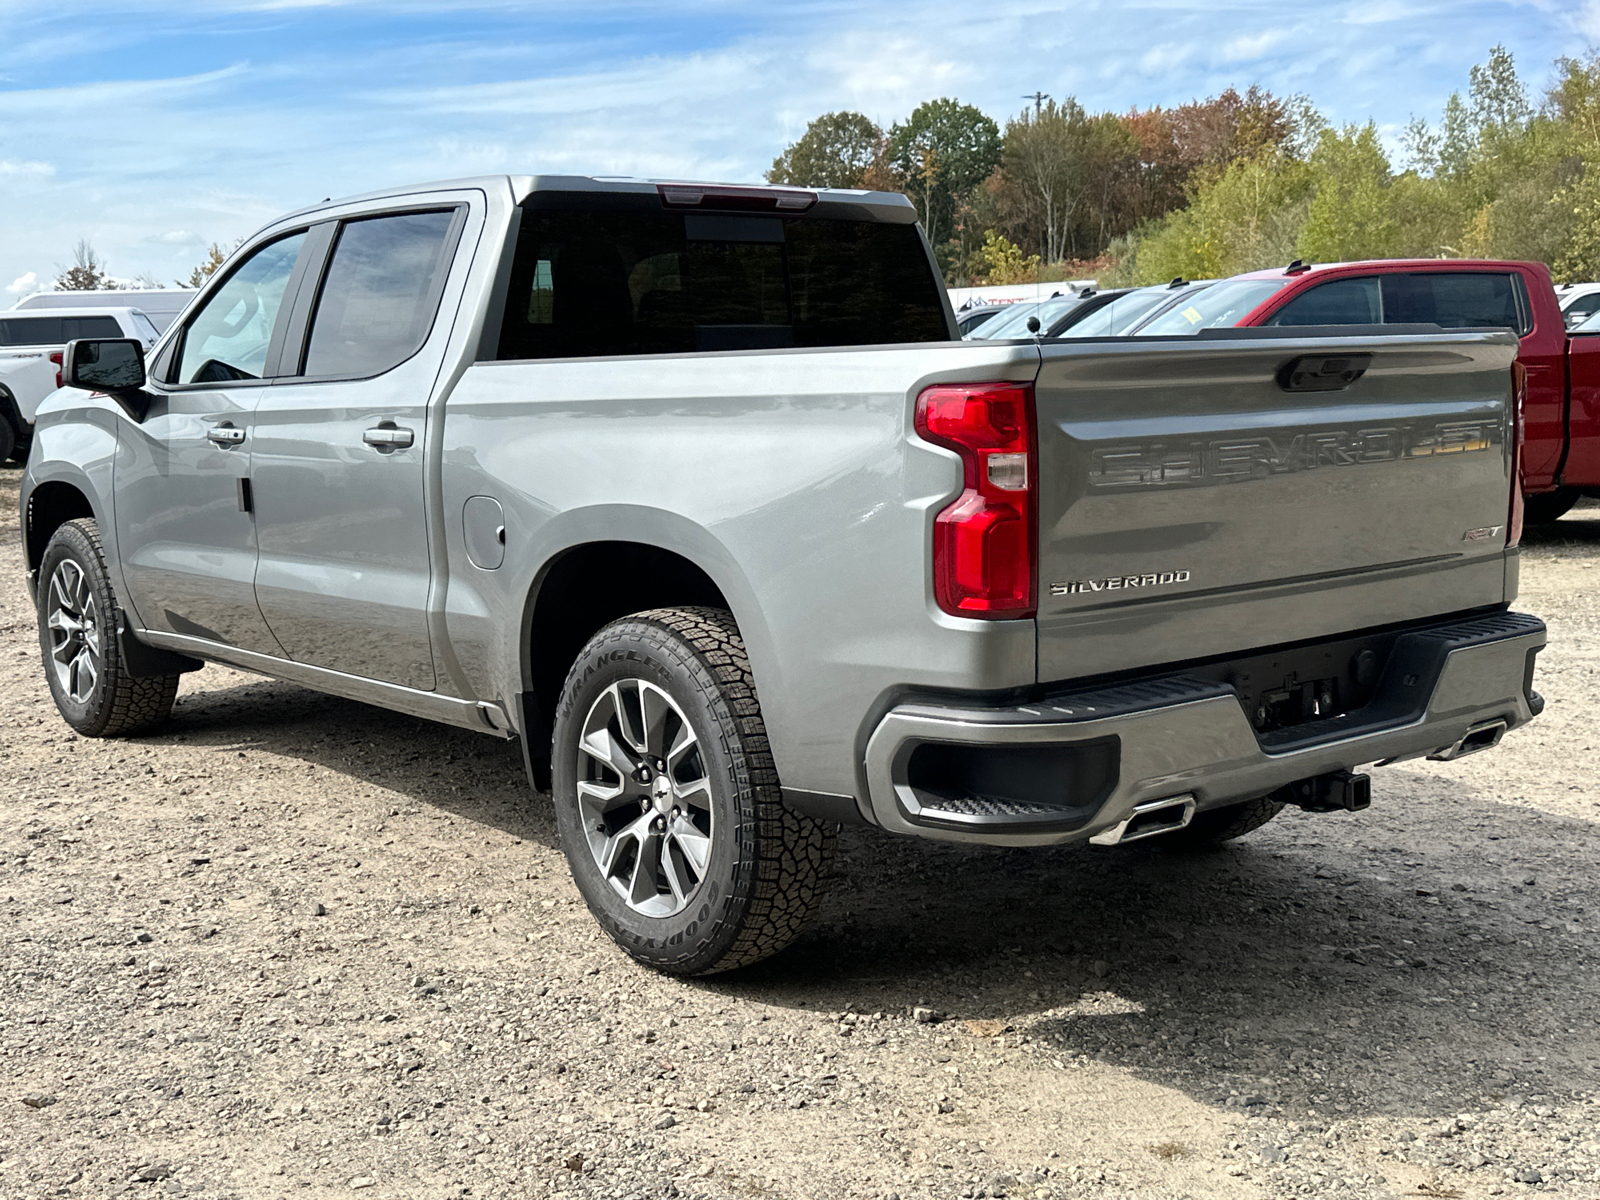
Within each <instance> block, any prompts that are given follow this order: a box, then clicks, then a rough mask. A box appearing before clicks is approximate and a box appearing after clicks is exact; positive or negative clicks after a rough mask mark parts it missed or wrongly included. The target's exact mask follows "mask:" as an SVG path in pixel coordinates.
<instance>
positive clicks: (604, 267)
mask: <svg viewBox="0 0 1600 1200" xmlns="http://www.w3.org/2000/svg"><path fill="white" fill-rule="evenodd" d="M949 338H950V330H949V328H948V327H947V325H946V323H945V314H944V299H943V292H942V290H941V288H940V285H939V284H938V282H937V281H936V280H935V278H934V274H933V269H932V267H931V265H930V264H929V262H928V257H927V253H926V251H925V250H924V249H923V244H922V239H921V235H920V234H919V233H918V231H917V228H916V226H914V225H889V224H875V223H870V222H862V221H837V220H829V219H823V218H816V217H811V218H795V217H769V216H744V215H713V214H707V213H689V214H680V213H669V212H662V211H651V210H646V211H638V212H633V211H617V210H611V211H604V210H602V211H595V210H589V209H585V210H563V209H533V210H528V211H526V212H524V215H523V220H522V228H521V230H520V231H519V233H518V236H517V250H516V257H515V260H514V262H513V266H512V272H511V280H510V284H509V290H508V292H507V299H506V309H505V320H504V324H503V325H502V326H501V336H500V347H499V357H500V358H502V359H524V358H582V357H593V356H597V355H618V354H679V353H684V352H688V351H697V350H699V351H706V350H748V349H768V348H777V347H785V346H866V345H877V344H883V343H894V342H933V341H946V340H948V339H949Z"/></svg>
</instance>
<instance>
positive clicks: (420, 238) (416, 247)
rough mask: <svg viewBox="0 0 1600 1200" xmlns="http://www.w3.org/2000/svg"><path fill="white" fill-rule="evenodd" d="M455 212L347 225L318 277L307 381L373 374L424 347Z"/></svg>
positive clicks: (450, 254) (368, 219)
mask: <svg viewBox="0 0 1600 1200" xmlns="http://www.w3.org/2000/svg"><path fill="white" fill-rule="evenodd" d="M458 211H459V210H458V209H455V208H448V209H442V210H440V211H437V212H411V213H392V214H389V215H386V216H381V217H364V218H362V219H361V220H357V221H347V222H345V224H344V226H343V227H342V228H341V229H340V231H339V237H338V241H337V242H336V243H335V244H334V249H333V257H332V259H331V260H330V261H329V263H328V269H327V271H326V272H325V274H324V275H323V282H322V293H321V295H320V296H319V297H318V299H317V308H316V315H315V316H314V317H313V318H312V322H311V337H310V341H309V343H308V345H307V347H306V356H305V365H304V369H303V374H304V375H305V376H307V377H308V378H328V377H334V378H357V379H359V378H366V377H368V376H372V375H379V374H382V373H383V372H384V371H387V370H390V369H391V368H393V367H396V366H398V365H399V364H400V363H402V362H404V361H405V360H406V359H408V358H410V357H411V356H412V355H413V354H415V353H416V352H417V351H418V350H420V349H421V348H422V343H423V342H425V341H426V340H427V338H428V331H429V330H430V329H432V328H433V319H434V316H435V315H436V314H437V313H438V310H439V298H440V296H441V295H443V293H444V280H445V276H446V275H447V274H448V273H449V270H450V263H451V260H452V259H453V258H454V253H453V251H454V249H455V243H456V236H455V235H456V233H457V232H458V229H459V227H458V225H457V221H456V217H457V213H458Z"/></svg>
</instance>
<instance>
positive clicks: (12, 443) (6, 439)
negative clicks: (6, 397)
mask: <svg viewBox="0 0 1600 1200" xmlns="http://www.w3.org/2000/svg"><path fill="white" fill-rule="evenodd" d="M26 449H27V447H25V446H23V445H22V439H21V438H19V437H18V436H17V431H16V428H15V426H13V425H12V424H11V418H10V417H8V416H7V415H6V412H5V408H3V407H0V466H4V465H5V464H6V463H8V462H10V461H11V460H12V459H13V458H18V457H19V455H18V451H19V450H24V451H25V450H26Z"/></svg>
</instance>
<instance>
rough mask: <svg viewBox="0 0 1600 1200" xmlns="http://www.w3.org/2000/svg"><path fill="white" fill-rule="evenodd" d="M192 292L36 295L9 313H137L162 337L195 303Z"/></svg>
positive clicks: (153, 290) (132, 290)
mask: <svg viewBox="0 0 1600 1200" xmlns="http://www.w3.org/2000/svg"><path fill="white" fill-rule="evenodd" d="M195 292H196V289H195V288H125V289H123V290H121V291H113V292H35V293H34V294H33V295H31V296H28V297H26V298H25V299H22V300H19V301H18V302H17V303H16V304H15V305H14V306H13V307H12V309H11V311H12V312H33V311H35V310H37V309H41V308H47V309H52V310H54V309H62V308H71V309H81V308H104V307H106V306H107V305H116V306H119V307H122V306H125V307H127V308H134V309H138V310H139V311H140V312H142V313H143V314H144V315H145V317H146V318H148V319H149V321H150V323H151V324H152V325H154V326H155V327H156V329H157V331H158V332H161V333H165V332H166V331H167V326H169V325H171V324H172V322H173V321H174V320H175V319H176V318H177V316H178V314H179V313H181V312H182V311H183V308H184V305H186V304H188V303H189V301H190V300H192V299H194V296H195Z"/></svg>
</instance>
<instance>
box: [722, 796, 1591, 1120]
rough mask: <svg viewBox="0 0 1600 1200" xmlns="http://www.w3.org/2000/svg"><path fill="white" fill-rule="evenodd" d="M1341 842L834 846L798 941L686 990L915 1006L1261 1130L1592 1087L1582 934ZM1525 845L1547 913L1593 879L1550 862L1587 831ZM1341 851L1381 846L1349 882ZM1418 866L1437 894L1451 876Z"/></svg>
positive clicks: (1516, 887) (1329, 829) (858, 836)
mask: <svg viewBox="0 0 1600 1200" xmlns="http://www.w3.org/2000/svg"><path fill="white" fill-rule="evenodd" d="M1442 790H1443V789H1442V787H1441V791H1442ZM1449 802H1450V804H1451V806H1452V807H1451V814H1450V818H1449V819H1450V820H1451V821H1452V822H1453V823H1455V824H1457V825H1462V826H1464V827H1466V828H1472V827H1476V826H1480V825H1481V826H1483V827H1484V828H1485V829H1487V830H1490V831H1494V830H1506V829H1519V830H1528V829H1529V828H1530V826H1529V814H1528V811H1527V810H1523V809H1517V810H1512V809H1510V808H1509V807H1507V806H1501V805H1498V804H1494V803H1486V802H1483V801H1481V800H1476V799H1473V798H1472V794H1471V790H1470V789H1467V788H1463V787H1461V786H1460V785H1459V784H1454V783H1452V784H1451V785H1450V792H1449ZM1341 821H1343V822H1346V823H1345V824H1344V825H1342V826H1341ZM1349 821H1350V818H1347V817H1343V816H1326V817H1307V816H1304V815H1302V814H1298V813H1295V812H1293V810H1290V811H1289V812H1286V813H1285V814H1284V815H1283V816H1281V817H1280V818H1279V819H1278V822H1276V823H1275V827H1269V830H1264V831H1262V832H1261V833H1258V834H1256V835H1254V838H1253V839H1250V840H1247V841H1244V842H1241V843H1236V844H1234V845H1233V846H1230V847H1228V848H1225V849H1221V850H1218V851H1215V852H1212V853H1208V854H1201V855H1194V856H1175V855H1168V854H1163V853H1161V852H1159V851H1140V850H1138V849H1137V848H1134V847H1129V848H1127V849H1124V850H1121V851H1111V852H1105V851H1098V850H1094V849H1090V848H1083V849H1078V848H1070V849H1060V850H1054V851H1051V850H1025V851H1024V850H985V849H967V848H961V847H949V846H939V845H931V844H930V845H917V844H911V843H906V842H899V841H891V840H888V839H884V838H880V837H877V836H875V835H873V834H871V833H870V832H867V831H860V830H850V831H847V832H846V834H845V836H844V837H843V838H842V840H841V855H840V858H841V861H840V863H839V866H838V869H837V873H838V874H839V876H840V878H839V879H837V880H836V881H835V890H834V892H833V894H832V900H831V902H830V904H829V908H828V910H827V911H826V912H825V914H824V918H823V920H821V921H819V922H818V923H817V926H816V927H814V929H813V931H812V933H811V935H810V936H809V938H808V940H807V941H806V942H805V943H804V944H802V945H801V946H799V947H797V948H796V949H795V950H793V951H791V952H789V953H788V954H785V955H782V956H780V957H779V958H778V959H776V960H774V961H773V962H770V963H767V964H764V965H761V966H758V967H755V968H751V969H750V970H748V971H745V972H741V973H738V974H737V975H734V976H730V977H727V978H723V979H716V978H713V979H711V980H707V981H704V982H703V983H701V984H700V985H698V986H701V987H705V988H707V989H709V990H711V991H715V992H722V993H726V994H729V995H731V996H738V997H741V998H744V999H748V1000H757V1001H760V1002H764V1003H768V1004H779V1005H792V1006H796V1007H801V1006H803V1007H806V1008H810V1009H813V1010H821V1011H824V1012H830V1011H831V1012H843V1011H857V1012H860V1011H867V1012H870V1011H874V1010H889V1011H893V1010H898V1009H902V1008H905V1007H907V1006H914V1005H925V1006H928V1007H931V1008H933V1009H934V1010H936V1011H937V1012H938V1013H940V1014H942V1015H943V1017H944V1019H945V1020H946V1022H948V1023H949V1026H950V1027H951V1029H952V1032H954V1033H955V1034H956V1035H957V1037H958V1038H959V1039H961V1040H962V1041H963V1042H965V1043H969V1044H972V1045H974V1046H981V1045H983V1044H985V1040H986V1039H985V1037H984V1036H983V1035H987V1034H992V1033H993V1032H994V1031H995V1030H996V1029H998V1028H1005V1029H1007V1030H1009V1031H1010V1032H1011V1033H1014V1034H1017V1035H1026V1036H1028V1037H1030V1038H1032V1039H1033V1040H1034V1042H1035V1044H1036V1047H1037V1048H1039V1049H1042V1050H1043V1054H1042V1055H1040V1056H1039V1057H1038V1058H1036V1059H1034V1060H1033V1061H1034V1064H1035V1065H1036V1066H1037V1067H1041V1068H1045V1069H1049V1068H1050V1067H1051V1064H1052V1063H1053V1062H1054V1063H1055V1064H1056V1065H1059V1066H1062V1067H1063V1068H1064V1069H1069V1070H1070V1067H1069V1066H1066V1065H1065V1064H1067V1063H1068V1061H1069V1060H1070V1059H1071V1058H1072V1057H1074V1056H1086V1057H1087V1058H1089V1059H1094V1060H1098V1061H1101V1062H1105V1063H1109V1064H1112V1065H1114V1066H1117V1067H1120V1068H1123V1069H1127V1070H1130V1071H1133V1072H1135V1073H1136V1074H1138V1075H1140V1076H1142V1077H1144V1078H1147V1079H1149V1080H1150V1081H1152V1082H1155V1083H1158V1084H1161V1085H1164V1086H1167V1087H1172V1088H1177V1089H1180V1090H1181V1091H1183V1092H1185V1093H1187V1094H1188V1095H1190V1096H1191V1097H1193V1098H1195V1099H1197V1100H1199V1101H1202V1102H1205V1103H1211V1104H1218V1105H1225V1106H1240V1107H1244V1108H1246V1109H1248V1110H1249V1111H1250V1112H1252V1113H1257V1114H1260V1113H1273V1112H1276V1113H1281V1114H1284V1115H1287V1116H1290V1117H1297V1118H1298V1117H1306V1116H1309V1115H1310V1114H1311V1113H1312V1111H1313V1110H1315V1111H1316V1112H1317V1113H1318V1114H1320V1115H1321V1116H1323V1117H1324V1118H1327V1117H1337V1118H1345V1117H1358V1116H1363V1115H1368V1114H1374V1113H1380V1112H1391V1113H1394V1112H1401V1113H1405V1114H1407V1115H1412V1116H1416V1115H1441V1116H1443V1115H1454V1114H1455V1113H1457V1112H1459V1111H1461V1110H1462V1109H1463V1108H1465V1107H1468V1106H1469V1105H1472V1104H1474V1103H1479V1102H1481V1101H1482V1100H1483V1099H1484V1098H1485V1097H1489V1096H1493V1095H1496V1094H1508V1093H1512V1092H1520V1093H1523V1094H1530V1093H1534V1094H1536V1093H1542V1092H1545V1091H1548V1090H1552V1089H1556V1088H1561V1087H1585V1088H1588V1087H1593V1086H1594V1084H1595V1081H1596V1077H1597V1075H1600V1070H1597V1065H1600V1064H1597V1062H1596V1058H1597V1056H1600V1037H1597V1034H1596V1031H1595V1028H1594V1026H1593V1023H1592V1021H1591V1020H1590V1018H1589V1017H1588V1016H1585V1015H1583V1013H1584V1012H1585V1011H1586V1010H1587V1006H1588V1004H1589V1003H1590V1000H1591V998H1592V995H1593V989H1594V973H1595V970H1594V969H1595V956H1594V953H1593V950H1592V946H1591V943H1590V940H1589V935H1587V934H1584V933H1582V932H1581V931H1578V930H1577V929H1576V927H1568V926H1567V925H1566V924H1565V923H1564V922H1563V921H1562V920H1560V919H1555V920H1552V919H1548V918H1550V917H1551V916H1552V913H1551V907H1552V906H1549V905H1547V903H1546V898H1545V897H1544V896H1543V893H1542V889H1540V888H1538V887H1537V886H1531V887H1526V886H1524V885H1523V884H1522V883H1521V882H1520V881H1521V880H1522V879H1523V878H1524V877H1525V875H1526V870H1525V869H1523V868H1520V867H1517V866H1515V865H1512V866H1510V867H1507V868H1505V871H1510V872H1511V874H1510V875H1506V874H1505V873H1504V871H1503V870H1502V869H1501V868H1500V867H1498V866H1494V865H1488V864H1487V863H1486V862H1485V861H1484V860H1482V859H1480V858H1478V857H1473V858H1471V859H1470V861H1464V863H1463V864H1461V870H1462V873H1461V874H1459V875H1454V876H1450V875H1447V876H1446V878H1447V879H1448V880H1449V881H1448V882H1445V883H1443V884H1440V883H1438V882H1432V883H1428V884H1424V883H1423V882H1422V881H1421V880H1420V878H1417V877H1416V876H1414V875H1413V878H1412V879H1411V880H1407V879H1406V876H1407V875H1411V874H1412V872H1410V871H1408V870H1407V869H1406V867H1407V864H1409V865H1411V866H1417V865H1419V863H1418V860H1420V859H1422V858H1423V855H1424V853H1425V848H1428V847H1432V849H1433V850H1434V851H1437V839H1438V832H1437V829H1435V830H1433V831H1431V832H1430V831H1429V830H1428V829H1426V828H1425V827H1423V824H1422V822H1418V823H1417V826H1416V827H1415V828H1413V827H1412V826H1411V825H1409V824H1407V825H1403V826H1400V827H1399V828H1398V829H1394V828H1385V829H1381V830H1377V831H1374V830H1372V829H1370V828H1369V829H1368V830H1365V831H1358V830H1357V828H1356V827H1355V826H1354V825H1352V824H1349V823H1348V822H1349ZM1534 828H1535V829H1536V830H1537V832H1536V834H1533V835H1530V836H1531V837H1532V839H1533V846H1532V848H1533V849H1536V850H1538V851H1551V852H1552V853H1551V854H1550V855H1549V856H1547V857H1546V858H1545V860H1544V861H1543V862H1542V863H1541V866H1540V868H1539V873H1540V874H1541V875H1545V876H1547V879H1546V883H1547V884H1548V885H1549V886H1550V890H1551V891H1552V892H1559V889H1558V887H1557V886H1556V879H1555V876H1556V875H1559V874H1565V873H1567V870H1566V869H1564V868H1570V870H1572V871H1574V872H1584V871H1587V870H1588V869H1589V868H1588V865H1587V864H1588V863H1590V862H1592V850H1590V851H1589V853H1588V854H1584V855H1581V856H1580V855H1579V854H1578V853H1576V852H1573V851H1572V849H1571V848H1572V846H1573V844H1574V842H1577V841H1579V840H1580V839H1581V840H1582V841H1583V842H1585V843H1587V844H1588V845H1589V846H1592V845H1593V843H1594V841H1595V840H1596V830H1595V827H1594V826H1592V825H1589V824H1586V823H1583V822H1569V821H1564V820H1561V819H1559V818H1553V817H1549V816H1542V817H1539V818H1538V819H1537V821H1536V823H1535V825H1534ZM1358 832H1364V833H1365V834H1366V836H1367V837H1370V838H1372V839H1373V840H1374V842H1376V843H1387V844H1385V845H1381V846H1379V847H1377V848H1375V849H1373V850H1372V851H1371V852H1369V853H1367V854H1365V855H1362V856H1360V857H1361V858H1362V859H1364V860H1365V861H1360V862H1352V858H1353V857H1354V856H1353V855H1352V854H1351V850H1352V846H1351V845H1350V842H1351V841H1352V840H1353V838H1354V836H1356V835H1358ZM1318 839H1327V841H1326V842H1322V841H1319V840H1318ZM1483 846H1484V847H1485V848H1492V847H1496V846H1498V847H1500V848H1501V849H1502V850H1503V851H1504V853H1505V856H1506V857H1508V858H1512V859H1514V860H1516V859H1521V858H1523V857H1524V854H1523V852H1524V851H1526V850H1528V849H1530V846H1529V844H1528V840H1527V839H1526V838H1524V837H1523V835H1521V834H1519V843H1518V844H1517V845H1516V846H1515V847H1512V846H1511V843H1510V842H1509V840H1508V841H1507V842H1503V843H1499V842H1494V841H1491V840H1489V838H1488V835H1485V837H1484V840H1483ZM1468 853H1470V852H1468ZM1563 853H1566V854H1570V855H1571V858H1570V859H1568V860H1567V861H1566V862H1565V863H1562V861H1561V859H1562V855H1563ZM1375 859H1376V860H1379V861H1377V862H1374V861H1372V860H1375ZM1552 860H1554V861H1553V862H1552ZM1329 862H1335V863H1341V864H1345V865H1343V866H1340V867H1330V866H1327V865H1324V864H1326V863H1329ZM1425 865H1426V866H1428V867H1430V868H1432V870H1430V871H1429V872H1428V877H1429V878H1430V879H1433V880H1436V879H1437V877H1438V874H1439V873H1440V872H1448V871H1449V870H1450V869H1451V867H1453V866H1456V865H1457V864H1453V863H1446V862H1442V861H1437V858H1436V856H1435V861H1430V862H1428V863H1426V864H1425ZM1580 877H1581V875H1580ZM1456 885H1459V887H1460V888H1462V889H1464V890H1456ZM1530 918H1531V919H1532V920H1533V921H1534V922H1535V923H1532V924H1530V923H1528V921H1529V919H1530ZM1541 919H1543V927H1542V928H1541V925H1540V924H1539V923H1538V922H1539V921H1540V920H1541ZM965 1021H986V1022H990V1024H989V1025H987V1026H977V1027H969V1026H966V1025H963V1024H960V1022H965ZM1008 1036H1009V1035H1008ZM931 1069H933V1068H931V1067H930V1070H931ZM1324 1076H1326V1077H1327V1078H1329V1079H1337V1080H1338V1081H1339V1085H1340V1086H1339V1087H1338V1088H1337V1089H1335V1088H1334V1086H1333V1085H1332V1084H1325V1083H1324V1082H1323V1077H1324Z"/></svg>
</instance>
